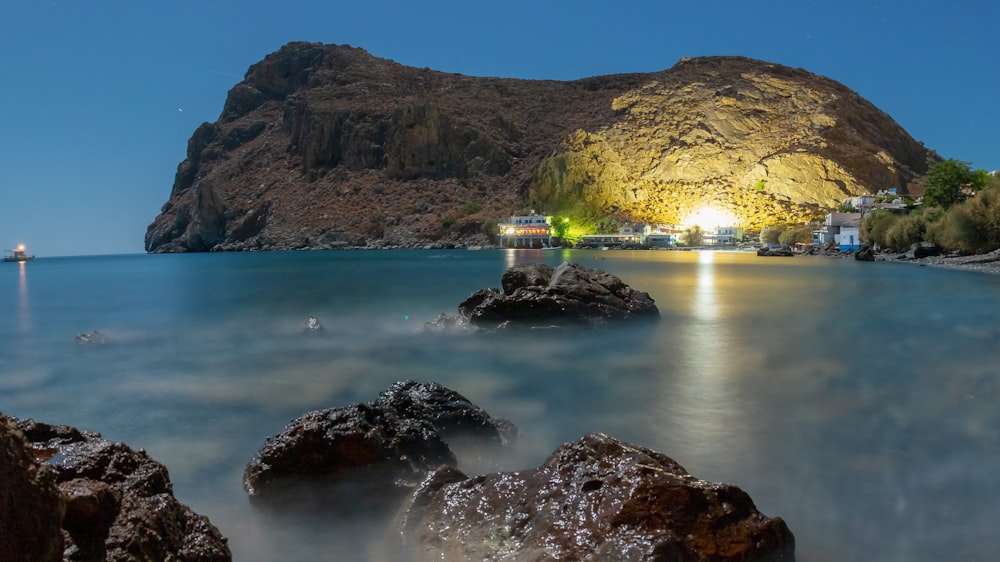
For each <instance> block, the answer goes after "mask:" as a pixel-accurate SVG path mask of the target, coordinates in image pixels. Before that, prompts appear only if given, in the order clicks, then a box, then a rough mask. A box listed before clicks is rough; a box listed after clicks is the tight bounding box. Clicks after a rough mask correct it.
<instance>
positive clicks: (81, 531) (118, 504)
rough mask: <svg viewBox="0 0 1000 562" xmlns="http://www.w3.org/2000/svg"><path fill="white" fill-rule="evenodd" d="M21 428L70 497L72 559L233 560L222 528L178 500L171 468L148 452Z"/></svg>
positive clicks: (69, 433)
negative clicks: (169, 473) (171, 476)
mask: <svg viewBox="0 0 1000 562" xmlns="http://www.w3.org/2000/svg"><path fill="white" fill-rule="evenodd" d="M18 429H19V430H20V431H21V432H23V434H24V435H25V437H26V438H27V439H28V441H30V442H31V444H32V446H33V447H34V450H35V452H36V456H38V457H39V458H40V459H41V460H42V461H43V462H45V465H46V467H48V469H49V470H52V471H53V472H54V475H55V480H56V482H57V484H58V487H59V491H60V493H61V495H62V497H63V498H64V501H65V518H64V519H62V528H63V530H64V531H65V532H64V533H63V536H64V537H65V540H66V544H65V552H64V554H63V555H62V557H63V559H64V560H81V561H82V560H88V561H89V560H174V561H178V562H181V561H184V562H187V561H190V562H229V561H231V560H232V554H231V553H230V552H229V547H228V545H227V544H226V539H225V538H224V537H223V536H222V534H221V533H220V532H219V530H218V529H217V528H215V527H214V526H213V525H212V524H211V522H209V520H208V519H207V518H206V517H204V516H202V515H198V514H197V513H194V512H193V511H191V509H190V508H188V507H187V506H186V505H184V504H182V503H180V502H179V501H177V499H176V498H175V497H174V495H173V487H172V485H171V483H170V477H169V476H168V474H167V469H166V468H165V467H164V466H163V465H162V464H160V463H159V462H157V461H155V460H153V459H152V458H151V457H150V456H149V455H147V454H146V453H145V452H144V451H141V450H140V451H136V450H133V449H131V448H129V447H128V446H126V445H124V444H123V443H117V442H112V441H106V440H104V439H102V438H101V436H100V435H99V434H96V433H89V432H83V431H80V430H78V429H76V428H72V427H68V426H54V425H48V424H44V423H40V422H36V421H34V420H26V421H21V422H19V423H18ZM39 508H41V506H39ZM2 559H3V560H7V558H2Z"/></svg>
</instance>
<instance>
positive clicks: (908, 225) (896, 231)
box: [884, 207, 944, 250]
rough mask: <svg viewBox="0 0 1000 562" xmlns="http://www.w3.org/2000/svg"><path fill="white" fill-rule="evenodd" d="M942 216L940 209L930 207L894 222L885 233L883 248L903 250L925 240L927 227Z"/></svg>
mask: <svg viewBox="0 0 1000 562" xmlns="http://www.w3.org/2000/svg"><path fill="white" fill-rule="evenodd" d="M943 215H944V212H943V211H941V209H940V208H937V207H931V208H929V209H925V210H924V211H923V212H915V213H912V214H910V215H907V216H905V217H899V218H897V219H896V220H894V221H893V222H892V223H891V224H890V225H889V226H888V228H887V229H886V231H885V235H884V238H885V246H886V247H888V248H892V249H894V250H905V249H907V248H909V247H910V246H912V245H913V244H917V243H920V242H923V241H924V240H926V239H927V230H928V227H929V226H930V225H932V224H934V223H935V222H937V221H938V220H940V219H941V217H942V216H943Z"/></svg>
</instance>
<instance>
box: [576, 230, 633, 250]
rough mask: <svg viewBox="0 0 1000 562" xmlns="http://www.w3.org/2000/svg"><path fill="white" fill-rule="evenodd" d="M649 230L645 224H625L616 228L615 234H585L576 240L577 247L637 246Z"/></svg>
mask: <svg viewBox="0 0 1000 562" xmlns="http://www.w3.org/2000/svg"><path fill="white" fill-rule="evenodd" d="M649 232H650V227H649V225H646V224H626V225H624V226H622V227H620V228H619V229H618V233H617V234H585V235H583V236H581V237H580V240H579V241H577V243H576V246H577V247H578V248H602V247H612V246H614V247H618V248H631V247H639V246H640V245H641V244H642V243H643V240H645V239H646V236H647V235H648V234H649Z"/></svg>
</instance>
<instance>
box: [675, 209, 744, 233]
mask: <svg viewBox="0 0 1000 562" xmlns="http://www.w3.org/2000/svg"><path fill="white" fill-rule="evenodd" d="M696 225H697V226H700V227H701V228H715V227H717V226H735V225H736V215H734V214H733V213H731V212H729V211H723V210H721V209H717V208H715V207H712V206H705V207H699V208H697V209H695V210H694V212H692V213H691V214H690V215H688V216H687V218H685V219H684V226H696Z"/></svg>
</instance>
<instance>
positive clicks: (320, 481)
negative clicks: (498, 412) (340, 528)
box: [243, 381, 516, 514]
mask: <svg viewBox="0 0 1000 562" xmlns="http://www.w3.org/2000/svg"><path fill="white" fill-rule="evenodd" d="M515 434H516V429H514V427H513V425H512V424H511V423H510V422H509V421H506V420H500V419H495V418H493V417H491V416H490V415H489V414H487V413H486V412H485V411H483V410H482V409H481V408H479V407H478V406H476V405H474V404H472V403H471V402H469V400H468V399H466V398H465V397H464V396H462V395H460V394H458V393H457V392H455V391H453V390H450V389H448V388H445V387H443V386H441V385H439V384H436V383H416V382H413V381H399V382H396V383H393V384H392V385H391V386H390V387H389V388H388V389H386V390H384V391H383V392H382V393H380V394H379V396H378V398H377V399H376V400H375V401H374V402H370V403H362V404H356V405H353V406H347V407H342V408H331V409H327V410H319V411H314V412H309V413H308V414H306V415H304V416H302V417H300V418H297V419H295V420H292V422H290V423H289V424H288V425H287V426H286V427H285V428H284V430H282V432H281V433H279V434H278V435H275V436H273V437H269V438H268V439H267V441H266V442H265V444H264V446H263V447H262V448H261V449H260V451H258V452H257V454H256V455H254V457H253V459H251V460H250V462H249V463H248V464H247V467H246V470H245V471H244V474H243V486H244V488H245V489H246V491H247V493H248V494H249V495H250V499H251V500H252V501H253V502H254V503H255V504H257V505H261V506H265V507H278V508H292V509H309V510H312V509H322V510H326V511H331V512H340V513H341V514H345V513H346V514H349V513H351V512H352V511H359V510H362V509H365V510H370V511H372V512H376V513H377V512H379V511H382V510H385V509H389V508H394V507H395V506H397V505H398V503H399V502H400V501H401V500H402V498H403V496H404V495H405V494H407V493H409V492H410V490H411V489H412V486H413V485H415V484H416V483H417V482H419V481H420V480H421V479H423V477H424V476H425V475H426V474H427V473H428V472H429V471H431V470H433V469H435V468H437V467H439V466H441V465H450V466H454V465H456V463H457V460H456V457H455V454H454V452H453V447H464V446H465V445H469V444H473V443H474V444H476V445H479V446H485V447H486V448H487V449H491V448H499V447H503V446H506V444H507V443H508V442H509V441H510V440H511V439H512V438H513V437H514V436H515Z"/></svg>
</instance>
